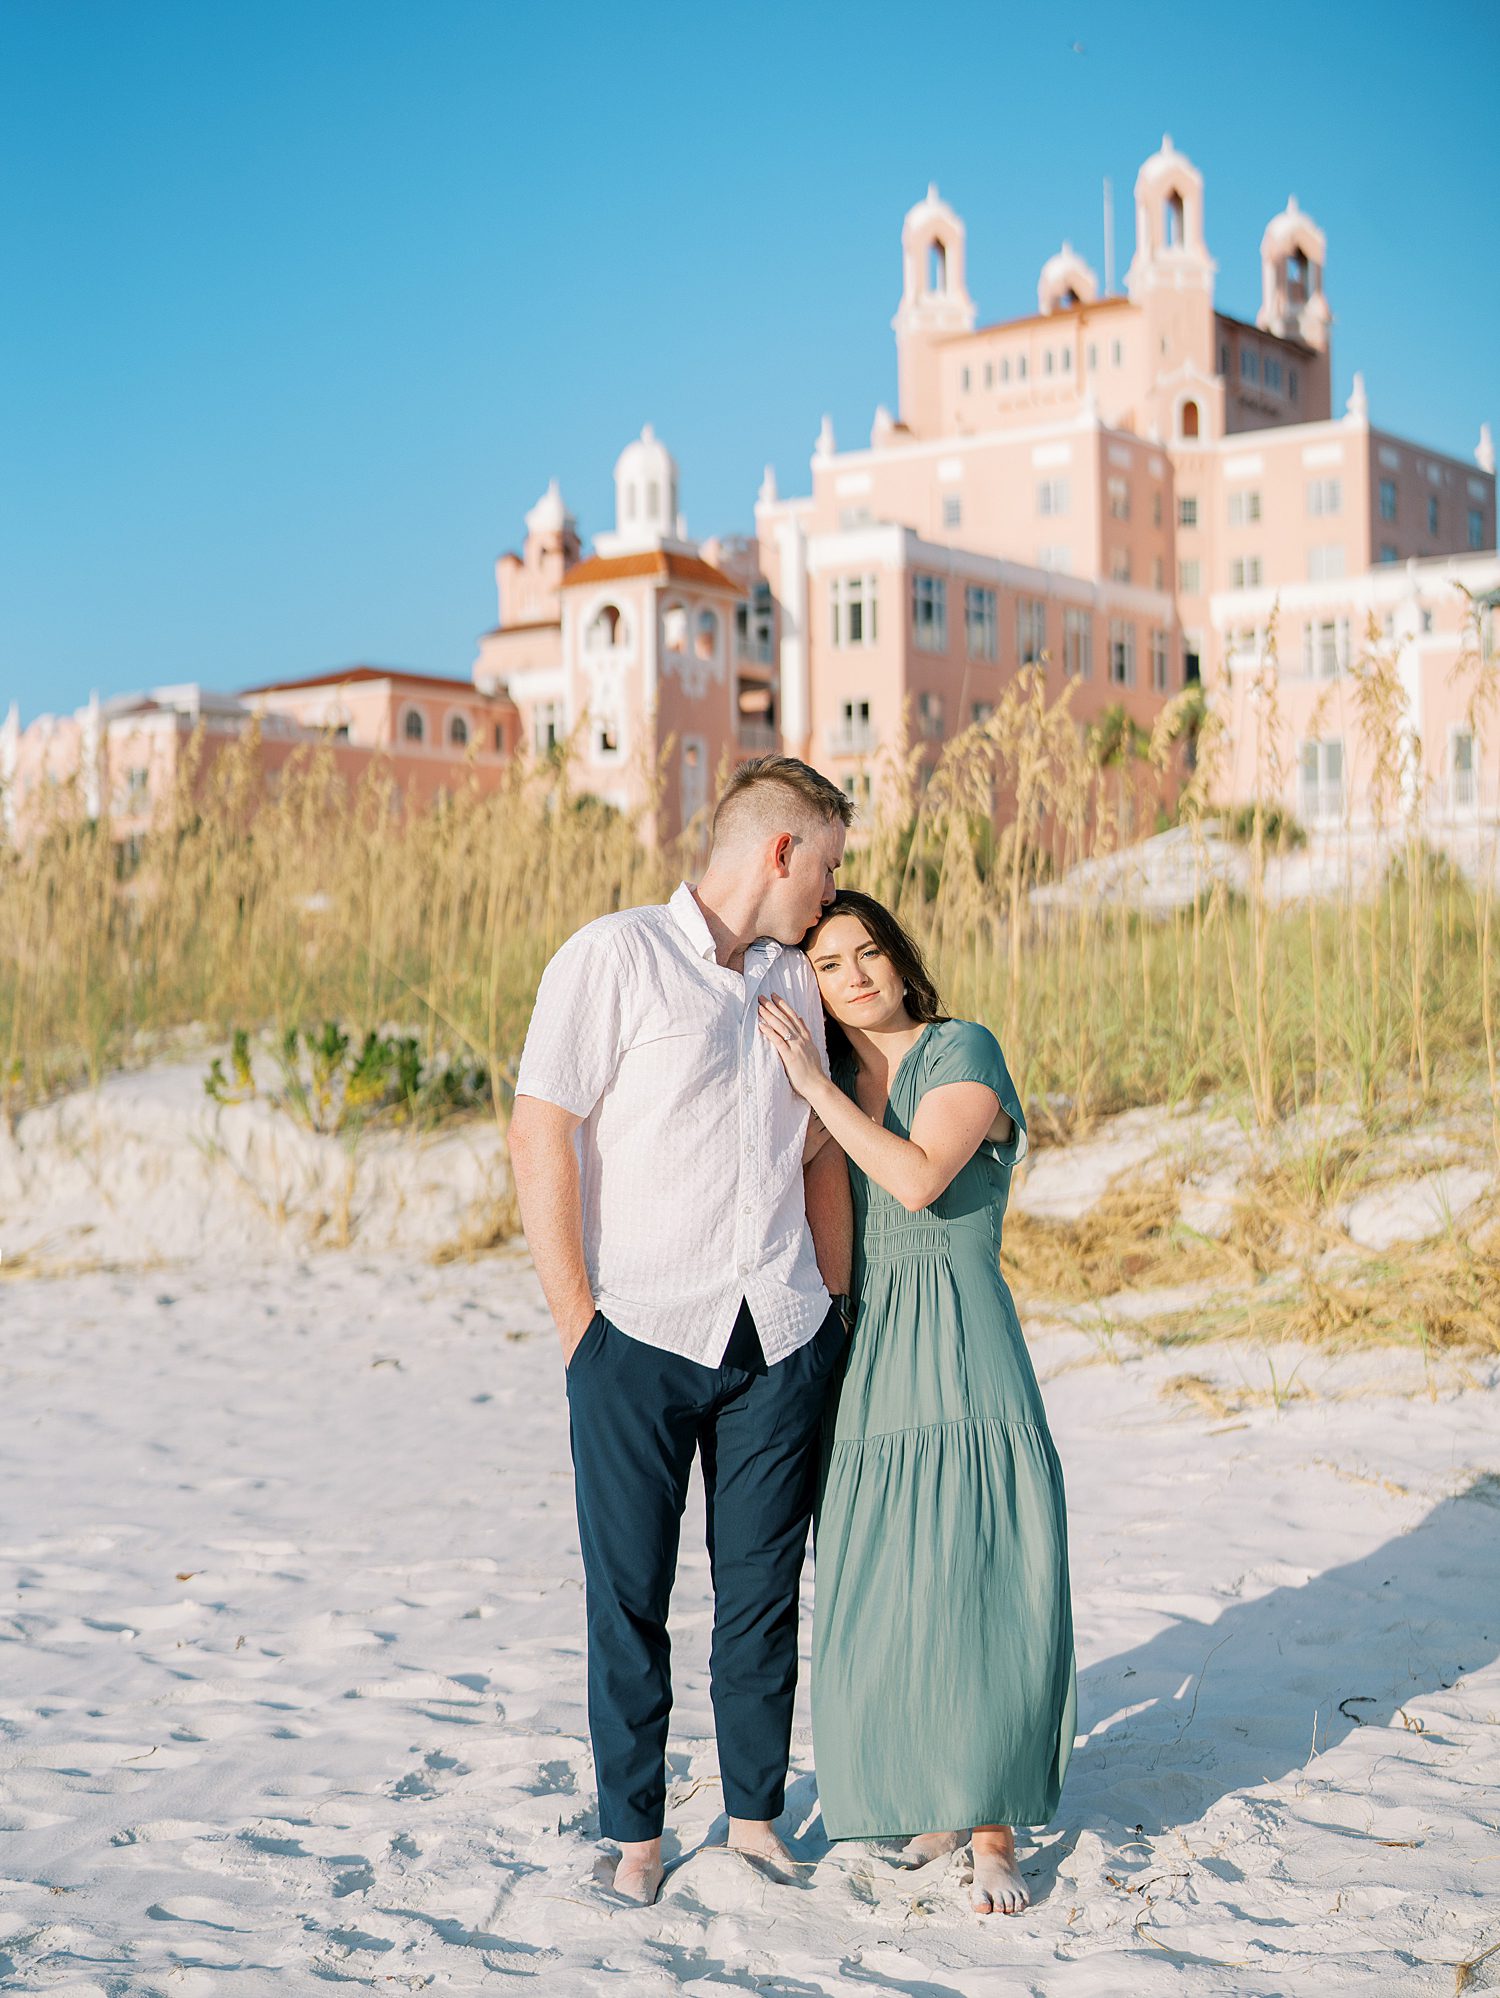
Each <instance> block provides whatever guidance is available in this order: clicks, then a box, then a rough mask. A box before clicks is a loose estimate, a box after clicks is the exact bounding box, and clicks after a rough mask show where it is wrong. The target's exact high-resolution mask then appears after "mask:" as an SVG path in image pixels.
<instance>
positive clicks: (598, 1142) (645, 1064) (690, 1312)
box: [516, 883, 828, 1366]
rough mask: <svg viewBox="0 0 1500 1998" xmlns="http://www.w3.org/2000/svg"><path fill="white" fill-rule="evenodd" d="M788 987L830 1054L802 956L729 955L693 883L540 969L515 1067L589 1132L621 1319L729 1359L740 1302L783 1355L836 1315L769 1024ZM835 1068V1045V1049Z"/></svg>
mask: <svg viewBox="0 0 1500 1998" xmlns="http://www.w3.org/2000/svg"><path fill="white" fill-rule="evenodd" d="M762 995H767V996H770V995H775V996H777V997H779V998H782V999H784V1000H786V1001H787V1003H788V1004H789V1005H791V1006H793V1007H794V1008H795V1009H796V1011H797V1012H798V1013H800V1014H801V1015H802V1017H803V1019H804V1020H805V1021H806V1022H807V1024H808V1027H809V1029H810V1030H811V1032H812V1035H813V1038H814V1040H815V1042H816V1043H817V1046H818V1048H819V1051H820V1053H824V1039H823V1012H822V1006H821V1003H820V1001H819V998H818V988H817V981H816V979H815V978H814V976H813V972H812V967H811V966H810V965H809V964H808V962H807V959H806V958H805V957H804V956H803V954H802V952H801V951H800V950H796V949H788V948H786V947H784V946H782V945H780V944H778V943H775V942H772V941H770V940H769V939H766V938H761V939H758V940H757V941H756V942H755V943H753V944H751V945H750V947H749V948H748V949H747V951H746V952H745V966H744V971H743V972H742V973H741V972H738V971H732V970H730V969H729V968H728V967H727V966H725V965H721V964H720V963H719V962H718V960H717V957H716V955H715V951H714V944H713V937H712V935H711V933H710V931H709V927H708V924H707V922H706V921H705V920H704V917H703V912H702V911H701V909H700V908H699V907H698V904H697V901H696V900H695V898H694V896H693V892H692V889H691V888H690V887H689V886H688V885H687V884H686V883H684V884H683V885H682V886H681V887H679V888H678V889H677V891H676V893H675V894H674V895H673V897H672V899H671V901H670V902H668V903H667V904H666V905H665V906H660V905H658V906H656V907H651V908H645V909H627V910H622V911H621V912H620V913H619V914H617V915H611V916H601V917H600V918H599V919H598V921H597V922H592V923H588V924H586V925H585V926H584V928H583V929H581V930H579V931H578V932H577V934H576V935H574V936H572V937H570V938H569V939H568V941H567V943H565V944H564V945H563V947H562V949H561V950H560V951H559V952H558V953H557V955H556V956H555V957H554V958H553V959H552V961H551V963H550V964H549V965H548V966H547V969H546V971H545V972H544V973H543V974H542V982H541V985H540V987H539V989H538V992H537V999H536V1006H535V1009H534V1011H533V1013H532V1016H531V1024H530V1027H529V1029H528V1031H527V1035H526V1045H525V1048H524V1050H523V1052H522V1055H521V1064H520V1070H519V1073H518V1075H517V1078H516V1093H517V1095H518V1096H536V1097H540V1098H542V1099H543V1100H544V1101H546V1102H548V1103H555V1104H557V1105H558V1106H559V1107H560V1108H561V1109H563V1110H566V1111H569V1112H570V1113H571V1114H572V1115H573V1116H575V1117H579V1118H581V1119H582V1120H583V1121H582V1123H581V1124H580V1126H579V1129H578V1133H577V1147H578V1158H579V1173H580V1186H581V1192H582V1201H583V1249H584V1261H585V1265H586V1268H587V1271H588V1278H589V1285H590V1288H591V1290H592V1291H593V1294H594V1300H595V1302H596V1303H597V1304H598V1306H599V1309H600V1310H601V1311H602V1312H603V1313H604V1315H605V1316H606V1318H608V1319H609V1320H610V1322H611V1324H613V1325H616V1326H618V1327H619V1329H620V1330H621V1331H622V1332H624V1333H626V1334H628V1335H629V1336H630V1337H631V1338H633V1339H639V1340H641V1341H643V1342H644V1343H645V1344H647V1345H652V1346H659V1347H662V1348H664V1349H665V1350H667V1351H668V1352H674V1353H681V1354H683V1355H685V1356H686V1357H688V1358H690V1359H694V1360H697V1361H700V1362H701V1363H702V1364H704V1365H706V1366H716V1365H717V1364H718V1363H719V1361H720V1360H721V1358H722V1356H723V1353H724V1349H725V1347H726V1346H727V1345H728V1343H729V1335H730V1332H731V1331H732V1329H733V1327H734V1321H735V1318H736V1316H737V1315H738V1312H739V1307H740V1304H741V1301H742V1300H743V1301H744V1302H745V1303H747V1304H748V1305H749V1307H750V1311H751V1315H752V1316H753V1318H754V1320H755V1325H756V1330H757V1331H758V1333H759V1334H760V1340H761V1345H762V1348H763V1350H764V1352H765V1355H766V1358H767V1360H768V1361H776V1360H780V1359H784V1358H785V1357H786V1355H787V1354H788V1353H792V1352H795V1351H796V1350H797V1348H798V1347H799V1346H802V1345H805V1344H806V1342H807V1341H808V1340H809V1339H811V1338H812V1336H813V1334H814V1333H815V1332H816V1331H817V1329H818V1327H819V1325H820V1324H821V1323H822V1321H823V1318H824V1317H825V1316H826V1314H827V1311H828V1293H827V1291H826V1289H825V1288H824V1285H823V1281H822V1278H821V1277H820V1276H819V1274H818V1266H817V1259H816V1257H815V1255H814V1253H813V1245H812V1237H811V1235H810V1233H809V1231H808V1227H807V1214H806V1208H805V1205H804V1201H803V1192H802V1147H803V1143H804V1140H805V1138H806V1134H807V1121H808V1112H807V1105H806V1104H805V1103H804V1102H803V1101H802V1099H801V1098H800V1097H799V1096H797V1095H796V1093H795V1092H794V1091H793V1089H792V1087H791V1084H790V1083H789V1082H788V1081H787V1079H786V1073H785V1071H784V1070H783V1068H782V1066H781V1063H780V1060H779V1059H778V1057H777V1056H776V1054H775V1052H774V1050H773V1049H772V1047H771V1045H770V1043H769V1042H768V1041H767V1040H766V1038H765V1036H764V1035H763V1034H762V1033H761V1032H760V1031H759V1028H758V1024H757V1022H758V1015H757V1002H758V1000H759V999H760V998H761V996H762ZM824 1059H825V1062H826V1053H824Z"/></svg>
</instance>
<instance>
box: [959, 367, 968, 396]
mask: <svg viewBox="0 0 1500 1998" xmlns="http://www.w3.org/2000/svg"><path fill="white" fill-rule="evenodd" d="M958 385H959V387H960V388H961V389H962V390H963V392H964V394H965V395H967V394H968V393H969V371H968V369H967V368H960V370H959V374H958Z"/></svg>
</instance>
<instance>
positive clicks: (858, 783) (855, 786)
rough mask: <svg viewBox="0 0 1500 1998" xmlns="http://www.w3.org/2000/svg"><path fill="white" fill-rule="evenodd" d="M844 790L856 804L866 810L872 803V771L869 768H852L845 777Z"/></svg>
mask: <svg viewBox="0 0 1500 1998" xmlns="http://www.w3.org/2000/svg"><path fill="white" fill-rule="evenodd" d="M844 790H845V792H846V793H847V794H848V796H849V797H851V798H852V799H853V800H854V802H855V804H856V805H859V806H863V807H864V808H865V809H866V810H868V809H869V804H870V773H869V771H868V770H851V771H850V772H849V775H848V776H847V777H846V778H845V779H844Z"/></svg>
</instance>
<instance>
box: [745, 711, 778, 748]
mask: <svg viewBox="0 0 1500 1998" xmlns="http://www.w3.org/2000/svg"><path fill="white" fill-rule="evenodd" d="M735 733H736V735H737V737H738V739H739V745H740V748H741V749H755V750H767V749H774V748H775V747H776V724H775V723H774V722H768V721H762V720H760V718H759V717H758V716H755V715H741V716H740V720H739V726H738V728H737V729H736V731H735Z"/></svg>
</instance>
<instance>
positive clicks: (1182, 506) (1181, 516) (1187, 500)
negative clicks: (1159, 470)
mask: <svg viewBox="0 0 1500 1998" xmlns="http://www.w3.org/2000/svg"><path fill="white" fill-rule="evenodd" d="M1177 525H1178V526H1179V527H1196V526H1197V525H1198V500H1197V495H1196V494H1194V493H1184V494H1183V495H1182V496H1181V498H1180V499H1179V500H1178V502H1177Z"/></svg>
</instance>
